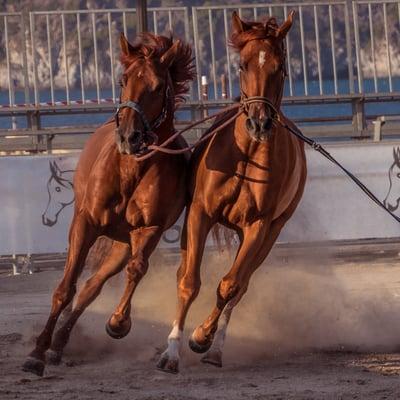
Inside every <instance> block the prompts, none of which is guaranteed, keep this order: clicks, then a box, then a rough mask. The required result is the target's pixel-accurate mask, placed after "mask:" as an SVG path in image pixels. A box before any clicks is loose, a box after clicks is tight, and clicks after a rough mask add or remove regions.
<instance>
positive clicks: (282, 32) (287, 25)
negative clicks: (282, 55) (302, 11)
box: [277, 10, 295, 39]
mask: <svg viewBox="0 0 400 400" xmlns="http://www.w3.org/2000/svg"><path fill="white" fill-rule="evenodd" d="M294 14H295V12H294V10H292V11H290V14H289V16H288V18H287V20H286V21H285V22H284V23H283V24H282V25H281V26H280V27H279V29H278V32H277V36H278V37H279V38H280V39H284V38H285V36H286V35H287V33H288V32H289V31H290V28H291V27H292V24H293V18H294Z"/></svg>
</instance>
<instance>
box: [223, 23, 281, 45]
mask: <svg viewBox="0 0 400 400" xmlns="http://www.w3.org/2000/svg"><path fill="white" fill-rule="evenodd" d="M246 25H247V26H249V27H250V28H249V29H247V30H245V31H243V32H233V33H232V35H231V37H230V40H229V44H230V45H231V46H232V47H233V48H234V49H235V50H236V51H240V50H241V49H242V48H243V47H244V45H245V44H246V43H247V42H248V41H250V40H262V39H268V38H271V37H276V35H277V31H278V28H279V26H278V24H277V22H276V19H275V17H270V18H267V20H266V21H265V22H255V21H251V22H246Z"/></svg>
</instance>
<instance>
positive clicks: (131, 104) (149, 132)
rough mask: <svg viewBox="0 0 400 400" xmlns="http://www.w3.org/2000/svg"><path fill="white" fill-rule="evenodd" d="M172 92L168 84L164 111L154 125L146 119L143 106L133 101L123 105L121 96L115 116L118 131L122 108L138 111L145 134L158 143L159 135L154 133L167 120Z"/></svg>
mask: <svg viewBox="0 0 400 400" xmlns="http://www.w3.org/2000/svg"><path fill="white" fill-rule="evenodd" d="M170 91H171V90H170V86H169V83H167V88H166V89H165V95H164V104H163V108H162V110H161V112H160V115H159V116H158V117H157V118H156V119H155V120H154V121H153V122H152V123H150V122H149V120H148V119H147V117H146V114H145V112H144V110H143V109H142V107H141V105H140V104H139V103H138V102H136V101H132V100H128V101H125V102H123V103H121V96H120V102H119V103H118V104H117V110H116V112H115V114H114V117H115V123H116V125H117V129H118V128H119V126H120V123H119V112H120V110H121V109H122V108H130V109H132V110H134V111H136V112H137V113H138V114H139V116H140V119H141V121H142V124H143V126H144V132H143V133H144V134H147V135H150V136H152V137H153V139H155V141H156V142H157V135H156V134H155V133H154V132H153V131H154V130H155V129H157V128H158V127H159V126H160V125H161V124H162V123H163V122H164V121H165V118H167V113H168V102H169V98H170Z"/></svg>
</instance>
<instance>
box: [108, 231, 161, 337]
mask: <svg viewBox="0 0 400 400" xmlns="http://www.w3.org/2000/svg"><path fill="white" fill-rule="evenodd" d="M162 233H163V230H162V229H161V227H159V226H150V227H142V228H138V229H135V230H134V231H133V232H131V234H130V237H131V238H130V239H131V248H132V257H131V259H130V260H129V262H128V264H127V266H126V274H127V283H126V287H125V291H124V294H123V295H122V298H121V301H120V303H119V305H118V307H117V309H116V310H115V311H114V313H113V314H112V315H111V317H110V319H109V320H108V322H107V324H106V331H107V333H108V334H109V335H110V336H111V337H112V338H114V339H121V338H123V337H124V336H126V335H127V334H128V333H129V331H130V329H131V317H130V311H131V300H132V296H133V293H134V292H135V289H136V287H137V285H138V284H139V282H140V281H141V279H142V278H143V276H144V275H145V274H146V272H147V269H148V266H149V260H148V259H149V257H150V255H151V253H152V252H153V251H154V249H155V248H156V246H157V243H158V242H159V240H160V238H161V235H162Z"/></svg>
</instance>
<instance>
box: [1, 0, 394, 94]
mask: <svg viewBox="0 0 400 400" xmlns="http://www.w3.org/2000/svg"><path fill="white" fill-rule="evenodd" d="M148 3H149V6H150V7H160V6H162V7H168V6H187V7H191V6H199V5H211V4H212V5H215V4H221V5H223V4H225V3H226V4H239V3H243V1H242V0H229V1H226V2H225V1H223V0H220V1H219V2H218V3H216V2H215V1H209V0H149V2H148ZM252 3H253V4H254V3H259V0H254V1H252V0H246V4H252ZM134 4H135V1H134V0H69V1H68V2H65V1H63V0H40V1H39V0H19V1H14V0H13V1H11V0H0V9H1V10H5V11H7V12H21V11H22V12H25V13H26V15H25V21H26V22H27V23H26V26H25V37H26V39H27V40H26V43H25V45H26V48H27V55H28V66H29V68H28V73H29V79H30V82H32V81H33V76H34V70H35V69H36V71H37V79H38V82H39V83H40V87H41V88H46V87H49V86H50V71H51V70H52V72H53V82H54V86H55V87H56V88H57V87H60V88H62V87H65V84H66V81H68V84H69V85H70V87H80V85H81V80H83V81H84V85H85V87H87V88H90V87H95V86H96V77H98V79H99V82H100V84H101V86H103V87H110V84H111V76H112V69H111V61H110V57H111V55H112V56H113V67H114V76H117V75H118V73H119V64H118V54H119V48H118V33H119V32H120V31H123V18H122V13H121V12H115V13H112V14H110V22H111V26H110V28H111V38H112V46H111V48H110V42H109V26H108V15H107V13H106V12H101V13H98V14H95V19H94V20H93V19H92V15H91V14H81V16H80V19H79V24H80V34H81V46H82V54H81V57H82V76H81V71H80V67H79V63H80V57H79V52H78V38H77V16H76V14H70V15H66V16H65V19H64V27H65V42H66V52H64V48H63V30H62V19H61V17H60V15H50V16H49V17H48V24H49V33H50V42H51V53H50V54H49V52H48V32H47V20H46V16H45V15H36V16H35V19H34V28H33V34H34V51H35V60H34V59H33V58H32V52H33V49H32V40H31V36H30V30H29V23H28V22H29V15H28V11H47V10H91V9H99V10H102V9H104V10H106V9H117V10H120V9H123V8H128V7H132V6H134ZM392 6H393V7H395V4H393V5H389V6H388V9H387V11H388V36H389V42H390V47H389V53H390V56H391V69H392V73H393V75H397V76H400V48H399V46H398V43H399V42H400V32H399V26H398V22H397V20H396V15H397V14H396V12H395V11H396V10H395V9H394V8H393V10H392V9H391V7H392ZM332 11H333V26H334V29H333V33H334V39H335V58H336V66H337V74H338V77H339V78H340V77H342V78H346V77H347V73H348V71H347V52H346V40H345V25H344V22H343V21H344V13H343V9H341V8H340V7H339V6H335V7H333V8H332ZM367 11H368V9H367V7H364V8H360V17H361V18H360V35H361V60H362V66H363V73H364V76H366V77H371V76H373V72H374V64H373V56H372V52H371V38H370V31H369V20H368V14H367ZM252 12H253V10H252V9H249V10H247V11H245V12H244V14H243V15H244V17H247V18H252V17H253V14H252ZM275 12H276V13H277V17H278V18H279V20H282V18H283V15H282V14H283V10H282V9H278V8H275V9H273V13H275ZM266 13H268V9H267V8H265V10H261V14H266ZM313 13H314V10H313V8H312V7H306V6H305V7H304V8H303V16H302V17H303V24H304V40H305V54H306V64H307V66H306V68H307V77H308V79H309V80H312V79H317V78H318V63H317V52H316V46H315V26H314V14H313ZM198 15H199V20H198V27H199V29H198V31H199V51H200V54H199V62H200V66H201V73H202V74H206V75H209V76H211V75H212V70H211V68H210V64H211V46H210V28H209V20H208V13H207V12H201V11H199V13H198ZM228 15H229V14H228ZM373 15H374V33H375V41H374V46H375V53H374V55H375V60H376V70H377V74H378V76H387V71H388V65H387V48H386V44H385V43H386V42H385V31H384V28H383V8H382V7H381V6H373ZM149 23H150V29H151V30H154V25H153V15H151V17H150V18H149ZM318 23H319V37H320V43H321V46H320V54H321V60H322V65H321V69H322V76H323V78H324V79H331V78H332V76H333V66H332V52H331V38H330V30H329V26H330V25H329V12H328V7H326V6H320V7H319V8H318ZM172 25H173V30H174V34H175V35H176V36H181V37H185V24H184V20H183V13H182V12H178V11H177V12H173V13H172ZM7 26H8V45H9V56H10V62H11V67H12V68H11V69H12V77H11V78H12V80H13V81H14V84H15V86H16V87H21V86H22V85H23V82H24V80H23V68H22V64H23V57H22V53H23V47H24V46H23V41H22V40H21V37H22V31H21V24H20V21H19V18H17V17H8V24H7ZM93 26H94V28H95V29H94V30H95V34H96V46H97V59H98V69H97V73H96V68H95V63H94V59H95V52H94V35H93ZM126 26H127V33H128V37H130V38H131V39H134V37H135V31H136V26H135V19H134V17H133V14H132V13H127V14H126ZM212 26H213V29H214V30H213V34H214V41H215V58H216V66H217V67H216V73H217V74H218V75H219V74H221V73H226V51H225V44H226V41H227V38H226V37H225V35H224V17H223V13H222V12H221V11H218V12H215V13H213V23H212ZM157 29H158V33H165V34H168V31H169V19H168V12H159V13H158V14H157ZM192 32H193V26H192V22H190V24H189V36H190V38H191V40H192V37H193V34H192ZM300 37H301V33H300V29H299V17H297V20H296V24H295V26H294V28H293V29H292V32H291V33H290V53H291V67H292V71H293V74H294V77H295V79H302V78H303V68H302V55H301V41H300ZM5 41H6V35H5V31H4V25H3V24H0V88H2V89H5V88H8V74H7V64H6V51H5ZM352 47H353V48H354V40H353V44H352ZM65 53H66V54H65ZM65 55H66V58H65ZM353 56H354V55H353ZM354 60H355V56H354ZM34 66H35V68H34ZM234 69H235V68H234V66H233V68H232V70H233V71H234Z"/></svg>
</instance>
